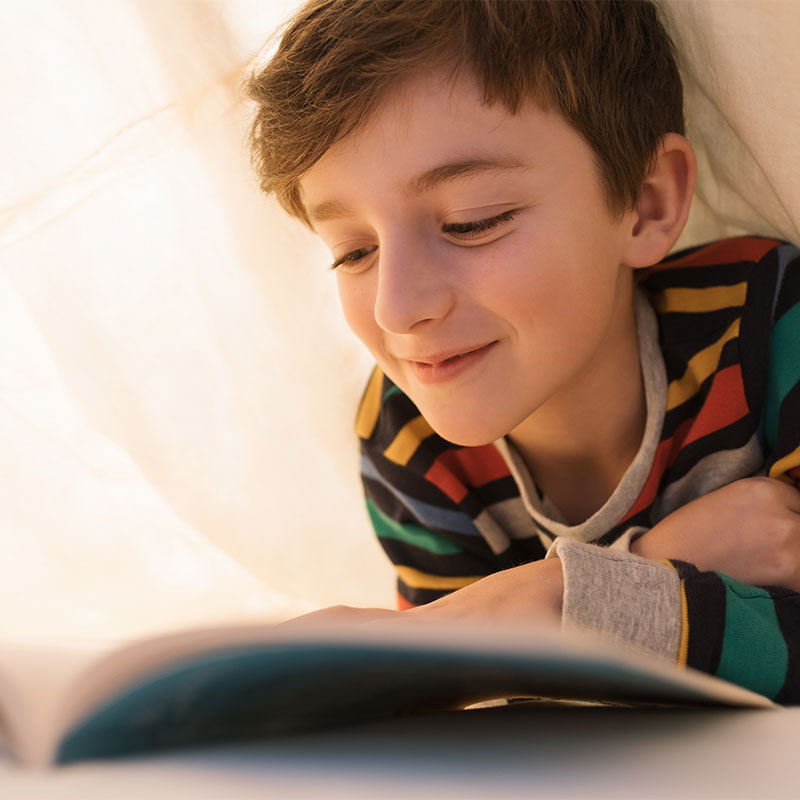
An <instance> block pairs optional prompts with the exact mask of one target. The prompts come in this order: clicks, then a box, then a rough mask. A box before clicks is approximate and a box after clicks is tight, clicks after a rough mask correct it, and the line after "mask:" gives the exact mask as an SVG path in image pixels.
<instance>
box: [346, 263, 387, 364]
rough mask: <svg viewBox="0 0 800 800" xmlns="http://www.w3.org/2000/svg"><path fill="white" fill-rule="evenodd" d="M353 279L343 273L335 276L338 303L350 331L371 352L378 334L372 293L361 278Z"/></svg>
mask: <svg viewBox="0 0 800 800" xmlns="http://www.w3.org/2000/svg"><path fill="white" fill-rule="evenodd" d="M355 277H356V276H352V275H346V274H343V273H340V274H338V275H337V286H338V289H339V301H340V302H341V304H342V311H343V313H344V318H345V320H347V324H348V326H349V327H350V330H351V331H353V333H354V334H355V335H356V336H357V337H358V338H359V339H360V340H361V341H362V342H363V343H364V344H365V345H366V346H367V347H368V348H369V349H370V350H372V349H373V344H374V343H375V342H376V337H377V336H378V333H379V331H378V326H377V324H376V323H375V314H374V309H375V297H374V292H372V291H371V289H370V285H369V284H370V282H369V281H367V280H364V279H363V276H362V280H354V278H355Z"/></svg>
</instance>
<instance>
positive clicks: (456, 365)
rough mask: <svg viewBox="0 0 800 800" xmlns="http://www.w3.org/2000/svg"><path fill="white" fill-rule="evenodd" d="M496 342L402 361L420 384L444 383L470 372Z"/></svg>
mask: <svg viewBox="0 0 800 800" xmlns="http://www.w3.org/2000/svg"><path fill="white" fill-rule="evenodd" d="M497 343H498V342H497V340H494V341H491V342H488V343H486V344H481V345H477V346H474V347H473V346H470V347H460V348H459V349H458V350H450V351H443V352H439V353H432V354H430V355H425V356H414V358H406V359H403V360H404V361H405V362H406V363H407V364H408V368H409V369H410V371H411V373H412V374H413V375H414V376H415V377H416V379H417V380H418V381H419V382H420V383H426V384H428V383H429V384H433V383H445V382H447V381H452V380H455V379H456V378H458V377H460V376H462V375H465V374H466V373H468V372H470V371H471V370H472V368H473V367H475V366H476V365H478V364H479V363H480V362H481V361H483V359H484V358H485V357H486V356H487V355H488V354H489V353H491V351H492V350H493V349H494V346H495V345H496V344H497Z"/></svg>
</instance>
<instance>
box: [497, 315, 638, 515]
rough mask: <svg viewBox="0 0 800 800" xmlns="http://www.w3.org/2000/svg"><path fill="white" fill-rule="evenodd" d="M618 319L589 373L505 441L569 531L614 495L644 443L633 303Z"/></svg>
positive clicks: (526, 421)
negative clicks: (520, 457) (514, 451)
mask: <svg viewBox="0 0 800 800" xmlns="http://www.w3.org/2000/svg"><path fill="white" fill-rule="evenodd" d="M621 311H622V313H620V314H617V315H616V316H615V318H614V321H613V323H612V326H611V328H610V330H609V335H608V337H607V341H606V344H605V346H603V347H601V348H599V349H598V351H597V353H596V355H595V357H594V358H593V359H592V361H591V364H590V365H589V368H588V369H587V370H585V371H584V372H583V373H582V374H581V375H580V376H579V378H578V379H576V380H575V381H573V383H572V384H571V385H570V386H567V387H564V388H563V389H562V390H560V391H559V393H558V394H557V395H554V396H553V397H552V398H550V400H549V401H548V402H547V403H546V404H545V405H543V406H541V407H540V408H539V409H537V410H536V412H534V414H532V415H531V416H530V417H529V418H528V419H526V420H525V421H524V422H523V423H522V424H521V425H519V426H518V427H517V428H515V429H514V430H513V431H512V432H511V434H510V435H509V438H510V439H511V441H512V442H513V443H514V445H515V447H516V448H517V450H518V451H519V452H520V454H521V455H522V457H523V459H524V461H525V463H526V464H527V466H528V469H529V470H530V471H531V475H532V477H533V479H534V481H535V482H536V485H537V486H538V487H539V489H540V490H541V491H542V492H543V493H544V495H545V496H546V497H547V498H548V499H549V500H550V501H551V502H552V503H553V504H554V505H555V506H556V507H557V508H558V510H559V511H560V512H561V514H562V515H563V516H564V518H565V520H566V521H567V523H569V524H571V525H576V524H578V523H580V522H583V521H585V520H586V519H588V518H589V517H590V516H591V515H592V514H594V513H595V512H596V511H597V510H598V509H599V508H601V507H602V506H603V504H604V503H605V502H606V501H607V500H608V498H609V497H610V496H611V495H612V494H613V492H614V490H615V489H616V487H617V486H618V484H619V482H620V480H621V479H622V476H623V475H624V474H625V471H626V470H627V468H628V467H629V466H630V464H631V462H632V461H633V459H634V457H635V456H636V453H637V452H638V450H639V446H640V445H641V442H642V437H643V435H644V429H645V423H646V419H647V407H646V402H645V390H644V381H643V378H642V372H641V367H640V360H639V343H638V339H637V335H636V321H635V314H634V307H633V302H629V303H628V304H627V306H626V307H625V308H624V309H622V310H621ZM587 398H591V402H590V403H587V402H586V399H587Z"/></svg>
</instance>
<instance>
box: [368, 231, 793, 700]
mask: <svg viewBox="0 0 800 800" xmlns="http://www.w3.org/2000/svg"><path fill="white" fill-rule="evenodd" d="M636 319H637V332H638V336H639V348H640V354H641V362H642V374H643V377H644V384H645V394H646V402H647V422H646V427H645V434H644V437H643V441H642V444H641V446H640V449H639V451H638V453H637V455H636V457H635V459H634V461H633V463H632V464H631V465H630V467H629V468H628V470H627V471H626V473H625V475H624V476H623V478H622V480H621V482H620V485H619V486H618V487H617V489H616V490H615V491H614V493H613V494H612V496H611V497H610V498H609V499H608V500H607V502H606V503H605V504H604V506H603V507H602V508H601V509H599V510H598V511H597V512H596V513H595V514H593V515H592V516H591V517H590V518H589V519H588V520H586V521H585V522H583V523H581V524H579V525H569V524H567V523H566V522H565V521H564V520H563V519H560V518H559V515H558V511H557V509H555V508H553V507H552V506H551V505H550V504H549V503H548V501H547V498H546V497H543V496H542V495H541V494H540V493H539V491H538V490H537V487H536V486H535V484H534V482H533V480H532V478H531V476H530V473H529V472H528V470H527V467H526V465H525V463H524V461H523V460H522V459H521V458H520V456H519V455H518V454H517V453H516V451H515V450H514V447H513V445H512V444H511V442H510V441H509V440H507V439H505V438H504V439H502V440H498V441H497V442H494V443H491V444H487V445H483V446H480V447H461V446H458V445H454V444H452V443H450V442H447V441H445V440H444V439H442V438H441V437H439V436H437V435H436V433H434V431H433V430H432V429H431V427H430V426H429V425H428V423H427V422H426V421H425V419H424V418H423V417H422V416H421V415H420V413H419V411H418V410H417V408H416V407H415V406H414V404H413V403H412V401H411V400H410V399H409V398H408V397H407V396H406V395H405V394H403V392H402V391H401V390H400V389H399V388H398V387H397V386H395V385H394V384H393V383H392V382H391V381H390V380H389V379H388V378H387V377H386V376H384V375H383V374H382V373H381V372H380V370H378V369H376V370H375V371H374V372H373V375H372V377H371V379H370V382H369V385H368V386H367V389H366V392H365V394H364V398H363V400H362V403H361V407H360V409H359V413H358V418H357V424H356V429H357V433H358V436H359V437H360V439H361V472H362V480H363V484H364V489H365V496H366V504H367V510H368V513H369V516H370V519H371V521H372V524H373V527H374V529H375V531H376V533H377V535H378V537H379V540H380V543H381V545H382V546H383V548H384V550H385V551H386V553H387V555H388V556H389V558H390V559H391V561H392V562H393V564H394V565H395V568H396V570H397V587H398V605H399V607H400V608H408V607H411V606H415V605H420V604H423V603H427V602H430V601H431V600H434V599H436V598H438V597H441V596H442V595H444V594H446V593H448V592H450V591H453V590H455V589H458V588H461V587H463V586H466V585H468V584H469V583H471V582H473V581H475V580H478V579H479V578H481V577H483V576H485V575H488V574H490V573H493V572H497V571H499V570H503V569H506V568H509V567H513V566H518V565H520V564H524V563H528V562H531V561H534V560H537V559H541V558H545V557H546V556H547V555H548V554H549V555H553V554H557V555H558V557H559V558H560V559H561V564H562V568H563V572H564V587H565V588H564V603H563V623H564V625H565V626H569V625H570V624H579V625H582V626H589V627H592V628H595V629H597V630H598V631H601V632H602V633H604V634H606V635H610V636H613V637H616V638H618V639H621V640H624V641H626V642H627V643H629V644H630V645H632V646H634V647H637V648H640V649H644V650H649V651H652V652H655V653H657V654H660V655H662V656H666V657H668V658H671V659H674V660H676V661H677V662H678V663H679V664H681V665H689V666H692V667H695V668H698V669H700V670H703V671H705V672H708V673H711V674H715V675H718V676H720V677H723V678H726V679H728V680H731V681H733V682H735V683H739V684H740V685H743V686H746V687H747V688H750V689H753V690H755V691H757V692H760V693H762V694H764V695H766V696H767V697H770V698H771V699H774V700H775V701H777V702H779V703H800V595H798V594H796V593H795V592H792V591H789V590H787V589H782V588H777V587H755V586H749V585H745V584H742V583H740V582H738V581H736V580H734V579H732V578H731V577H729V576H727V575H724V574H721V573H717V572H701V571H700V570H698V569H697V568H695V567H694V566H693V565H692V564H689V563H685V562H681V561H677V560H672V561H665V562H656V561H647V560H645V559H642V558H639V557H637V556H635V555H633V554H632V553H630V551H629V546H630V542H631V539H632V537H635V536H637V535H640V534H641V533H643V532H644V531H646V530H648V529H649V528H650V527H652V526H653V525H655V524H656V523H657V522H659V521H660V520H661V519H663V518H664V517H666V516H667V515H668V514H670V513H671V512H672V511H674V510H675V509H677V508H679V507H680V506H682V505H685V504H686V503H688V502H690V501H691V500H693V499H696V498H697V497H700V496H702V495H704V494H707V493H708V492H711V491H714V490H715V489H718V488H720V487H721V486H724V485H726V484H729V483H731V482H733V481H735V480H738V479H740V478H744V477H749V476H754V475H768V476H769V477H771V478H775V479H778V480H783V481H787V482H790V483H794V484H798V483H800V250H798V249H797V248H796V247H794V246H792V245H790V244H786V243H783V242H779V241H775V240H772V239H765V238H758V237H740V238H735V239H728V240H724V241H720V242H714V243H712V244H708V245H704V246H701V247H695V248H692V249H689V250H684V251H681V252H678V253H675V254H673V255H671V256H670V257H668V258H667V259H666V260H665V261H664V262H662V263H660V264H658V265H656V266H654V267H652V268H650V269H648V270H644V271H643V272H642V273H641V274H640V276H639V281H638V286H637V298H636Z"/></svg>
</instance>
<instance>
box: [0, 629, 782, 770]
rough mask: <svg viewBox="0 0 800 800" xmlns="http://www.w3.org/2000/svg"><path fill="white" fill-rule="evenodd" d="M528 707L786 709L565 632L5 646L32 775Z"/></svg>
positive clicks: (203, 637)
mask: <svg viewBox="0 0 800 800" xmlns="http://www.w3.org/2000/svg"><path fill="white" fill-rule="evenodd" d="M521 697H554V698H574V699H589V700H602V701H615V702H622V703H641V702H645V703H678V704H729V705H741V706H764V707H768V706H771V705H772V703H771V702H770V701H769V700H767V699H765V698H764V697H762V696H760V695H757V694H754V693H752V692H749V691H747V690H745V689H742V688H740V687H738V686H734V685H733V684H730V683H727V682H725V681H722V680H719V679H716V678H713V677H710V676H708V675H704V674H701V673H699V672H695V671H693V670H690V669H678V668H676V667H674V666H672V665H671V664H668V663H665V662H663V661H661V660H659V659H655V658H650V657H647V656H643V655H641V654H638V653H632V652H628V651H624V650H622V649H620V648H618V647H613V646H610V645H608V644H606V643H601V642H598V641H597V640H595V639H593V638H584V637H583V636H577V635H574V634H570V635H565V634H563V633H561V632H559V631H557V630H555V629H549V628H543V629H534V630H531V629H529V628H526V629H524V630H523V629H513V628H505V629H503V628H498V627H496V626H493V627H492V628H488V627H475V626H467V625H460V626H456V627H453V626H449V627H446V628H445V627H441V626H438V625H434V624H432V623H429V622H425V623H424V624H416V625H413V624H406V623H405V622H402V621H400V622H398V621H397V620H393V621H387V622H377V623H370V624H368V625H364V624H363V623H362V624H360V625H356V624H339V623H336V624H330V623H325V624H323V623H319V622H316V623H315V622H314V621H313V620H311V621H308V622H306V623H303V624H299V625H298V624H294V625H293V624H289V625H254V624H248V625H244V626H240V627H223V628H214V629H205V630H203V629H201V630H192V631H184V632H180V633H171V634H160V635H158V636H156V637H153V638H148V639H145V640H140V641H137V642H133V643H129V644H126V645H124V646H122V647H120V648H117V649H115V650H113V651H111V652H105V653H103V654H102V655H100V656H99V657H98V655H97V654H96V653H94V654H92V653H90V652H86V653H80V652H79V651H77V650H76V651H74V652H71V653H70V652H68V651H65V650H63V649H61V650H55V649H54V648H47V647H41V648H36V647H30V646H28V647H17V648H14V647H5V648H0V724H1V725H2V732H3V737H4V741H5V743H6V746H7V747H8V749H9V750H10V751H11V752H12V753H13V754H14V755H15V756H16V757H17V758H18V759H19V760H20V761H21V762H23V763H26V764H30V765H46V764H59V763H66V762H70V761H75V760H79V759H89V758H104V757H112V756H118V755H124V754H131V753H140V752H144V751H148V750H156V749H161V748H167V747H175V746H186V745H193V744H200V743H209V742H219V741H235V740H240V739H247V738H253V737H259V736H270V735H278V734H282V733H289V732H295V731H300V730H307V729H311V728H317V727H324V726H332V725H339V724H345V723H351V722H355V721H365V720H373V719H377V718H381V717H389V716H393V715H397V714H405V713H413V712H420V711H432V710H443V709H457V708H463V707H465V706H467V705H470V704H475V703H477V702H481V701H487V700H492V699H497V698H521ZM466 713H469V712H466Z"/></svg>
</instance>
